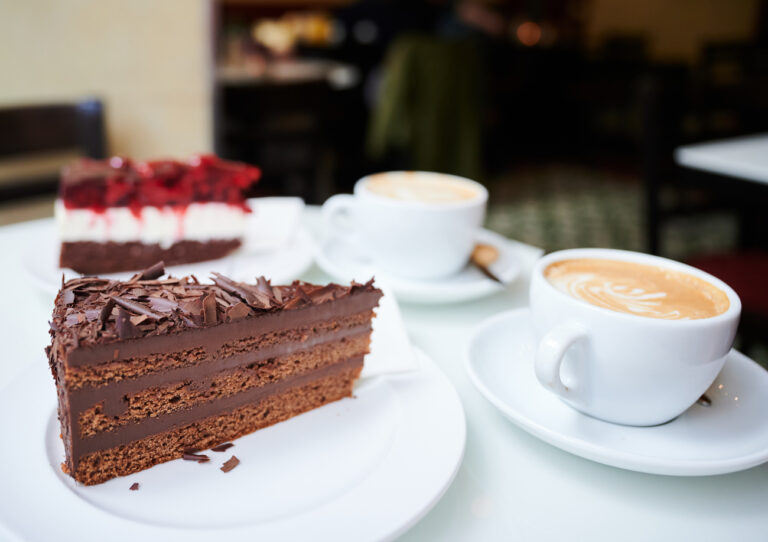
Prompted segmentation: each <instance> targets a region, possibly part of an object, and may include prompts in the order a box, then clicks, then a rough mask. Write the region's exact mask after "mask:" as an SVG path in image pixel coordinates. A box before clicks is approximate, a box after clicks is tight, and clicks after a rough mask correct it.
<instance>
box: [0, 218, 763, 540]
mask: <svg viewBox="0 0 768 542" xmlns="http://www.w3.org/2000/svg"><path fill="white" fill-rule="evenodd" d="M306 222H307V225H308V226H309V227H310V229H312V231H317V226H318V224H319V216H318V212H317V209H316V208H310V209H309V211H308V213H307V216H306ZM28 230H29V225H27V224H19V225H15V226H7V227H4V228H0V255H1V256H0V258H1V259H2V262H3V264H4V265H3V266H2V268H0V284H2V285H3V289H2V302H0V303H1V305H0V306H1V307H2V310H0V333H2V345H3V350H4V353H5V355H4V356H3V360H2V361H1V362H0V386H2V385H3V384H4V383H6V382H8V381H9V380H10V379H11V378H12V377H13V376H14V375H16V374H18V373H19V372H20V371H21V370H22V369H23V368H24V367H25V366H26V365H27V364H31V363H45V362H46V360H45V357H44V356H43V353H42V349H43V347H44V346H45V345H46V344H47V342H48V329H47V327H48V326H47V323H46V322H47V320H48V319H49V318H50V313H51V308H52V300H51V299H50V298H49V297H47V296H45V295H42V294H39V293H38V292H37V291H36V290H34V288H33V286H32V284H31V283H29V282H28V281H27V280H26V279H25V278H24V276H23V273H24V271H23V268H22V266H21V263H20V256H21V253H22V251H24V250H34V247H30V246H27V244H26V243H25V231H28ZM303 278H305V279H307V280H317V281H323V280H328V279H329V277H327V276H325V275H324V274H323V273H322V272H321V271H320V270H319V269H317V268H313V269H311V270H310V271H309V272H307V273H306V275H305V276H304V277H303ZM526 302H527V280H525V279H523V280H521V281H519V282H518V283H516V284H515V285H514V286H512V287H511V288H509V290H508V291H506V292H505V293H503V294H501V295H498V296H496V297H493V298H487V299H484V300H479V301H476V302H471V303H462V304H457V305H450V306H436V307H428V306H408V305H404V306H402V312H403V317H404V319H405V322H406V326H407V328H408V331H409V333H410V336H411V339H412V341H413V342H414V343H415V344H417V345H418V346H419V347H421V348H422V349H424V351H425V352H427V353H428V354H429V355H430V356H431V357H432V358H433V359H434V360H435V361H436V362H437V363H438V364H439V365H440V366H441V367H442V369H443V370H444V371H445V373H446V374H447V375H448V377H449V378H450V380H451V381H452V382H453V384H454V385H455V386H456V389H457V390H458V392H459V395H460V396H461V399H462V402H463V404H464V409H465V411H466V415H467V447H466V454H465V458H464V462H463V464H462V467H461V469H460V471H459V473H458V475H457V477H456V480H455V481H454V483H453V485H452V486H451V487H450V488H449V490H448V492H447V493H446V494H445V496H444V497H443V499H442V500H441V501H440V502H439V503H438V504H437V506H436V507H435V508H434V509H433V510H432V511H431V512H429V513H428V514H427V516H426V517H425V518H424V519H423V520H421V521H420V522H419V523H418V524H417V525H416V526H415V527H413V528H412V529H411V530H410V531H409V532H407V533H406V534H405V535H404V536H403V537H402V540H404V541H420V542H421V541H435V540H438V541H440V540H450V541H453V540H456V541H468V540H471V541H485V540H489V541H496V540H521V541H525V540H556V541H560V540H591V541H592V540H595V541H600V540H605V541H611V542H612V541H615V540H624V541H632V540H696V541H697V542H705V541H708V540H712V541H718V542H722V541H723V540H768V464H766V465H762V466H760V467H756V468H753V469H751V470H748V471H745V472H740V473H735V474H730V475H724V476H715V477H702V478H677V477H663V476H654V475H648V474H639V473H635V472H629V471H624V470H620V469H616V468H612V467H606V466H603V465H600V464H597V463H593V462H591V461H587V460H584V459H581V458H578V457H576V456H573V455H570V454H568V453H566V452H563V451H560V450H559V449H557V448H554V447H552V446H550V445H548V444H545V443H544V442H541V441H539V440H537V439H536V438H534V437H532V436H530V435H528V433H526V432H524V431H522V430H520V429H518V428H517V427H515V426H514V425H512V424H511V423H510V422H508V421H507V420H506V418H503V417H502V415H501V414H500V413H499V412H497V411H496V409H495V408H494V407H493V406H491V404H490V403H488V402H487V401H486V400H485V399H484V398H483V397H482V396H481V395H480V394H479V393H478V392H477V391H476V390H475V388H474V387H473V386H472V384H471V383H470V382H469V379H468V377H467V375H466V373H465V372H464V367H463V364H464V348H465V345H466V343H467V340H468V339H469V337H470V335H471V333H472V329H473V328H474V326H475V325H476V324H478V323H480V322H481V321H482V320H483V319H485V318H487V317H489V316H491V315H494V314H497V313H499V312H501V311H505V310H508V309H511V308H514V307H520V306H523V305H525V303H526ZM30 400H34V398H33V397H31V398H30ZM766 415H768V413H766ZM5 437H6V435H3V438H5ZM11 438H12V437H11ZM0 485H2V482H1V481H0ZM3 490H5V491H9V490H10V488H3ZM407 490H408V489H407V488H403V491H407Z"/></svg>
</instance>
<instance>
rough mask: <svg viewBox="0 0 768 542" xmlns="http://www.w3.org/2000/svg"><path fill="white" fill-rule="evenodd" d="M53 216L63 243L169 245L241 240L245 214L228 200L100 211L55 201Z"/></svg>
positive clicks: (165, 246) (166, 246) (244, 226)
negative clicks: (180, 205) (184, 242)
mask: <svg viewBox="0 0 768 542" xmlns="http://www.w3.org/2000/svg"><path fill="white" fill-rule="evenodd" d="M54 216H55V218H56V224H57V227H58V231H59V238H60V240H61V241H62V242H70V243H73V242H82V241H92V242H97V243H106V242H110V241H111V242H116V243H128V242H140V243H142V244H145V245H154V244H157V245H160V246H161V247H163V248H168V247H170V246H171V245H172V244H174V243H176V242H178V241H182V240H189V241H201V242H206V241H213V240H222V239H240V238H241V237H242V236H243V234H244V233H245V229H246V220H247V213H246V212H245V210H243V208H242V207H241V206H237V205H229V204H227V203H219V202H210V203H191V204H189V205H187V206H186V207H181V208H179V207H153V206H145V207H141V208H140V209H139V210H138V211H137V212H135V211H134V210H131V209H130V208H128V207H108V208H107V209H105V210H103V211H99V212H97V211H94V210H91V209H68V208H67V207H66V206H65V204H64V202H63V201H61V200H57V201H56V204H55V207H54Z"/></svg>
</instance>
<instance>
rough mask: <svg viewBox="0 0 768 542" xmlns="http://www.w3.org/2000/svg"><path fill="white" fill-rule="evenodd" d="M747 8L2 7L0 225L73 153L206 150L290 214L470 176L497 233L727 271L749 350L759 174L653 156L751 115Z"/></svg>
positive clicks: (758, 270) (759, 320)
mask: <svg viewBox="0 0 768 542" xmlns="http://www.w3.org/2000/svg"><path fill="white" fill-rule="evenodd" d="M766 6H768V4H766V3H765V2H762V1H759V0H740V1H739V2H723V1H718V0H706V1H703V2H697V3H695V4H694V3H689V2H684V1H676V2H643V3H635V2H612V1H605V0H556V1H534V2H528V1H526V2H516V1H505V0H487V1H484V0H459V1H445V0H419V1H417V2H410V1H409V2H398V1H395V0H392V1H385V0H362V1H349V0H330V1H323V0H307V1H304V2H291V1H283V0H268V1H248V0H216V1H210V2H203V1H199V2H187V1H185V0H178V1H170V0H169V1H165V2H162V3H161V4H159V5H152V7H151V8H149V7H147V6H145V5H143V3H142V2H138V3H125V2H99V3H91V2H86V1H76V2H57V1H48V2H45V3H44V4H43V5H37V4H27V3H24V2H10V3H8V4H6V5H5V6H4V7H3V11H4V16H3V17H2V21H0V27H1V28H2V33H3V35H4V38H3V41H4V43H5V44H6V46H5V47H3V51H2V52H0V59H2V66H3V73H5V77H4V82H3V85H2V86H0V224H10V223H14V222H18V221H22V220H27V219H31V218H39V217H44V216H49V215H51V213H52V206H51V202H52V201H53V199H54V198H55V194H56V186H57V181H58V171H59V170H60V168H61V167H62V165H63V164H65V163H67V161H69V160H71V159H73V158H76V157H77V156H87V157H92V158H104V157H106V156H112V155H122V156H130V157H135V158H139V159H148V158H154V157H159V156H170V157H174V156H185V155H189V154H191V153H196V152H213V153H215V154H217V155H218V156H220V157H222V158H225V159H231V160H237V161H243V162H246V163H250V164H256V165H258V166H259V167H260V168H261V169H262V171H263V178H262V180H261V181H260V182H259V183H258V185H257V186H256V187H255V188H254V189H253V194H252V195H254V196H266V195H283V196H285V195H287V196H298V197H301V198H303V199H304V201H305V202H306V203H308V204H321V203H322V202H323V201H324V200H326V199H327V198H328V197H329V196H331V195H332V194H335V193H338V192H349V191H350V190H351V188H352V186H353V184H354V182H355V181H356V180H357V179H358V178H360V177H361V176H363V175H364V174H366V173H369V172H373V171H386V170H404V169H405V170H410V169H414V170H429V171H437V172H444V173H452V174H456V175H462V176H465V177H468V178H471V179H475V180H478V181H480V182H482V183H483V184H484V185H485V186H487V187H488V188H489V190H490V192H491V199H490V201H489V208H488V216H487V220H486V225H487V227H488V228H490V229H492V230H494V231H497V232H499V233H501V234H503V235H505V236H508V237H510V238H513V239H517V240H520V241H522V242H526V243H530V244H532V245H535V246H538V247H541V248H543V249H544V250H546V251H553V250H559V249H565V248H572V247H581V246H597V247H610V248H621V249H627V250H634V251H642V252H650V253H654V254H660V255H664V256H667V257H670V258H673V259H677V260H684V261H689V262H693V263H694V265H696V264H699V265H700V266H703V267H704V268H708V269H711V270H713V271H714V272H715V274H716V275H717V274H718V273H722V274H725V275H726V277H727V279H728V282H729V283H733V284H735V285H736V289H737V290H738V291H739V292H740V294H741V295H742V298H743V300H744V301H745V308H746V309H748V310H747V311H745V312H747V313H748V315H749V316H750V318H746V319H745V320H746V321H744V322H742V328H743V329H742V336H741V337H740V340H742V341H744V342H745V346H744V348H746V349H750V351H752V350H754V356H756V357H757V358H758V359H762V360H763V361H764V362H765V361H766V360H768V353H767V352H766V341H765V337H766V336H767V335H766V331H768V326H766V322H768V300H767V299H766V298H765V289H763V288H761V287H760V286H758V285H756V284H754V280H756V277H761V276H765V273H766V271H767V270H768V267H767V266H768V263H766V258H765V252H764V251H765V249H767V248H768V237H766V232H767V231H768V228H767V227H766V222H765V213H764V212H763V205H764V204H765V202H766V201H768V200H766V193H765V189H764V186H762V185H761V183H759V182H754V181H749V180H745V179H741V180H740V181H736V180H733V179H732V177H730V176H728V175H719V174H718V173H711V172H707V171H705V170H701V169H698V170H697V169H692V168H687V167H685V166H681V164H680V163H679V162H676V161H675V159H674V156H675V154H674V153H675V149H676V148H678V147H680V146H683V145H685V144H690V143H699V142H707V141H710V140H721V139H726V138H731V137H738V136H744V135H751V134H759V133H760V132H761V131H762V130H764V129H765V128H766V126H768V116H767V112H768V103H767V102H766V96H768V56H767V55H768V52H767V51H768V49H766V43H768V9H767V7H766ZM117 14H119V15H117ZM19 129H21V131H19ZM752 316H754V318H751V317H752Z"/></svg>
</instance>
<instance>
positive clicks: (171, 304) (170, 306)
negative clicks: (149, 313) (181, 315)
mask: <svg viewBox="0 0 768 542" xmlns="http://www.w3.org/2000/svg"><path fill="white" fill-rule="evenodd" d="M148 302H149V306H150V307H151V308H152V310H155V311H158V312H173V311H174V310H176V309H178V308H179V304H178V303H177V302H176V301H174V300H171V299H165V298H164V297H150V298H149V300H148Z"/></svg>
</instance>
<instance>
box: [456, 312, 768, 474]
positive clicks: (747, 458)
mask: <svg viewBox="0 0 768 542" xmlns="http://www.w3.org/2000/svg"><path fill="white" fill-rule="evenodd" d="M529 312H530V309H529V308H528V307H521V308H517V309H512V310H508V311H504V312H502V313H499V314H496V315H494V316H491V317H489V318H487V319H486V320H484V321H483V322H481V323H480V324H478V325H477V326H475V328H474V330H473V332H472V335H471V337H470V339H469V341H468V342H467V346H466V348H465V352H464V368H465V370H466V372H467V373H468V375H469V378H470V381H471V382H472V384H473V385H474V386H475V388H476V389H477V390H478V391H479V392H480V394H481V395H482V396H483V397H484V398H485V399H486V400H487V401H489V402H490V403H491V404H492V405H493V406H494V407H495V408H496V409H498V410H499V411H500V412H501V413H502V414H503V415H504V416H505V417H506V418H507V419H509V420H510V421H511V422H512V423H514V424H515V425H516V426H518V427H519V428H521V429H523V430H524V431H526V432H527V433H529V434H531V435H533V436H534V437H536V438H538V439H540V440H542V441H544V442H546V443H547V444H550V445H551V446H554V447H556V448H559V449H561V450H563V451H566V452H568V453H571V454H573V455H576V456H578V457H582V458H584V459H588V460H590V461H594V462H596V463H601V464H604V465H608V466H611V467H617V468H620V469H624V470H630V471H635V472H643V473H647V474H656V475H665V476H713V475H719V474H727V473H732V472H738V471H742V470H746V469H749V468H752V467H755V466H758V465H761V464H763V463H765V462H766V461H768V449H766V450H765V451H763V452H759V451H758V452H754V453H751V454H748V455H742V456H738V457H735V458H732V459H729V460H723V461H713V460H685V461H683V460H679V459H674V460H669V459H662V458H657V457H653V456H648V455H643V454H631V453H625V452H617V451H616V450H615V449H613V448H609V447H606V446H603V445H596V444H594V443H591V442H588V441H585V440H582V439H577V438H573V437H570V436H566V435H563V434H562V433H560V432H559V431H557V430H555V429H552V428H550V427H548V426H546V425H543V424H541V423H539V422H536V421H534V420H532V419H530V418H529V417H527V416H525V415H524V414H523V413H521V412H519V411H518V410H517V409H515V408H512V407H511V406H509V405H508V404H507V403H506V402H505V401H504V400H503V399H502V398H501V397H499V396H498V395H497V394H496V393H495V392H494V391H493V390H492V389H490V388H489V387H488V386H487V385H486V384H485V382H484V380H483V379H482V378H481V377H480V376H479V374H478V372H477V371H476V368H475V366H476V365H477V364H478V363H479V362H478V361H477V360H475V359H473V355H472V350H473V348H474V345H475V344H476V343H477V342H478V341H479V340H480V338H481V336H482V335H483V334H485V333H487V332H488V330H489V329H490V328H492V327H494V326H495V325H498V323H499V322H500V321H504V320H507V319H512V318H520V319H523V318H522V317H523V316H524V315H525V314H526V313H529ZM529 321H530V319H528V320H527V322H529ZM526 325H530V324H529V323H528V324H526ZM728 356H729V358H732V359H733V360H735V361H732V363H737V364H739V365H745V364H746V363H747V362H749V364H746V366H748V367H750V370H751V369H752V368H754V367H752V366H755V367H757V368H758V369H760V370H762V371H765V369H763V368H762V367H760V365H759V364H757V363H756V362H755V361H753V360H752V359H750V358H749V357H747V356H745V355H744V354H742V353H741V352H738V351H737V350H731V352H730V353H729V354H728ZM750 364H751V365H750ZM574 413H575V414H576V415H577V416H583V417H585V418H590V419H591V420H594V421H596V422H599V423H601V424H606V427H611V428H612V429H614V430H616V429H617V428H621V427H622V426H620V425H617V424H612V423H609V422H604V421H602V420H597V419H596V418H591V417H589V416H587V415H585V414H582V413H580V412H578V411H575V410H574Z"/></svg>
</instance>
